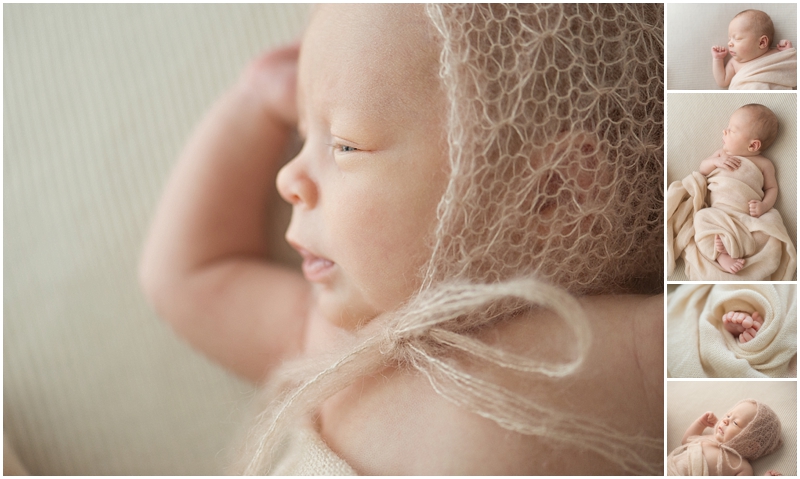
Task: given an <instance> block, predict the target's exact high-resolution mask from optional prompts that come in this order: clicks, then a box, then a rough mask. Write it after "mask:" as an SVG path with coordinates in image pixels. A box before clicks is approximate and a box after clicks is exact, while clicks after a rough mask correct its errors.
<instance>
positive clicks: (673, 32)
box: [666, 3, 798, 90]
mask: <svg viewBox="0 0 800 479" xmlns="http://www.w3.org/2000/svg"><path fill="white" fill-rule="evenodd" d="M748 8H753V9H756V10H761V11H763V12H766V13H767V15H769V16H770V18H772V23H773V25H775V38H776V40H775V41H774V42H773V47H774V46H775V43H777V42H778V41H779V40H782V39H784V38H785V39H787V40H790V41H791V42H792V45H793V46H794V47H797V46H798V45H797V4H796V3H714V4H711V3H709V4H689V3H669V4H667V11H666V18H667V88H668V89H670V90H725V89H724V88H720V87H719V86H718V85H717V82H715V81H714V75H713V74H712V73H711V47H712V46H714V45H726V44H727V42H728V24H729V23H730V21H731V20H733V17H734V16H735V15H736V14H737V13H739V12H741V11H742V10H747V9H748Z"/></svg>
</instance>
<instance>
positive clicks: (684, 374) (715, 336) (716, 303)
mask: <svg viewBox="0 0 800 479" xmlns="http://www.w3.org/2000/svg"><path fill="white" fill-rule="evenodd" d="M729 311H746V312H753V311H758V312H759V313H760V314H761V315H762V316H763V317H764V323H763V324H762V326H761V329H760V330H759V331H758V334H757V335H756V337H755V338H753V339H752V340H750V341H748V342H746V343H740V342H739V340H738V339H737V338H735V337H734V336H733V335H732V334H731V333H729V332H727V331H726V330H725V328H724V326H723V324H722V316H723V315H724V314H725V313H727V312H729ZM796 354H797V287H796V286H795V285H770V284H756V285H738V284H735V285H734V284H725V285H710V284H698V285H694V284H686V285H683V286H681V287H680V288H678V289H677V290H676V291H675V292H674V293H673V294H670V295H669V298H668V302H667V372H668V374H669V377H674V378H704V377H716V378H766V377H772V378H777V377H791V376H793V375H796V374H797V373H796V370H794V368H795V366H793V365H792V363H793V362H792V358H793V357H794V356H795V355H796Z"/></svg>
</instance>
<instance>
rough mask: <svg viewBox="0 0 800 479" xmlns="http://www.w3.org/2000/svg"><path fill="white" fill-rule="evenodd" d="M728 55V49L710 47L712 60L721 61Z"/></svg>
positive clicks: (717, 46)
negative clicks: (717, 59)
mask: <svg viewBox="0 0 800 479" xmlns="http://www.w3.org/2000/svg"><path fill="white" fill-rule="evenodd" d="M727 55H728V49H727V48H725V47H721V46H719V45H714V46H713V47H711V56H712V57H714V58H719V59H723V58H725V56H727Z"/></svg>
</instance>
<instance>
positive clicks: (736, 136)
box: [722, 103, 778, 156]
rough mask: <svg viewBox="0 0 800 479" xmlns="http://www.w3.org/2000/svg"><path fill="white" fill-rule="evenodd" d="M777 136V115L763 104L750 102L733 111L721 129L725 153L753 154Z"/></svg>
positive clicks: (767, 146)
mask: <svg viewBox="0 0 800 479" xmlns="http://www.w3.org/2000/svg"><path fill="white" fill-rule="evenodd" d="M777 136H778V117H777V116H775V113H773V112H772V110H770V109H769V108H767V107H765V106H764V105H759V104H756V103H750V104H749V105H744V106H743V107H741V108H739V109H738V110H736V111H734V112H733V114H732V115H731V117H730V119H729V120H728V127H727V128H725V129H724V130H722V143H723V150H724V151H725V153H727V154H729V155H732V156H754V155H758V154H761V153H762V152H764V151H765V150H766V149H767V148H769V147H770V145H772V143H773V142H774V141H775V138H776V137H777Z"/></svg>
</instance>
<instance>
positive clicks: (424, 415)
mask: <svg viewBox="0 0 800 479" xmlns="http://www.w3.org/2000/svg"><path fill="white" fill-rule="evenodd" d="M637 298H638V297H637ZM617 301H618V302H619V303H621V304H620V305H619V306H614V301H612V300H592V299H586V300H582V302H583V303H584V306H585V307H586V309H587V311H589V312H590V314H592V317H591V318H590V327H591V328H592V332H593V336H594V340H593V342H592V347H591V348H590V350H589V351H588V356H587V358H586V360H585V361H584V362H583V365H582V366H581V367H580V368H579V370H578V371H577V372H576V373H575V374H574V375H573V376H571V377H569V378H567V379H563V380H552V379H548V378H546V377H542V376H540V375H535V374H529V373H526V374H521V373H515V372H513V371H509V370H508V369H505V368H501V367H496V366H493V365H491V363H488V362H486V361H482V360H479V359H478V358H476V357H469V356H459V355H457V354H454V355H452V356H451V357H448V358H446V359H445V361H447V362H448V363H449V364H452V365H454V366H456V367H458V369H459V370H460V371H461V372H462V373H463V374H464V375H465V376H464V377H463V378H461V379H464V380H465V381H466V383H464V384H463V385H462V386H465V387H466V389H461V392H462V393H464V395H456V396H453V395H452V394H451V395H449V396H448V397H443V396H442V395H440V394H438V393H437V392H436V390H435V389H434V386H433V385H432V384H438V385H439V386H441V385H442V384H444V385H445V386H456V387H457V386H458V384H454V383H452V382H449V381H452V378H443V377H441V376H432V377H431V376H428V375H427V374H426V373H421V372H419V371H416V370H414V369H409V368H387V369H386V370H384V371H382V372H381V373H380V374H377V375H374V376H371V377H368V378H363V379H361V380H359V381H357V382H356V383H355V384H353V385H352V386H350V387H349V388H347V389H346V390H344V391H342V392H340V393H339V394H337V395H336V396H334V397H333V398H331V399H330V400H329V401H327V402H326V404H325V405H324V406H323V408H322V410H321V414H320V432H321V434H322V436H323V438H324V439H325V440H326V442H327V443H328V444H329V445H330V447H331V449H332V450H334V452H336V453H337V454H339V455H340V456H341V457H342V458H343V459H345V460H346V461H347V462H348V463H349V464H351V465H352V466H353V467H354V468H355V469H356V470H357V471H358V472H360V473H365V474H396V475H411V474H414V475H416V474H437V475H451V474H487V475H489V474H503V475H520V474H548V475H552V474H595V473H599V472H601V471H602V472H604V473H607V474H613V473H616V472H619V471H618V468H617V466H616V465H615V464H613V463H609V462H608V461H607V460H605V459H603V458H601V457H599V456H598V455H597V454H594V453H589V452H586V451H578V450H576V449H575V448H571V447H564V446H563V445H560V444H559V443H556V442H553V441H552V440H550V439H548V438H547V437H539V436H532V435H523V434H519V433H516V432H512V431H510V430H508V429H505V428H503V427H500V426H499V425H498V424H497V422H495V421H493V420H492V419H489V418H487V417H491V416H494V417H504V416H505V415H506V414H507V413H508V411H509V410H510V408H511V406H510V405H508V404H502V403H499V402H497V401H489V402H487V397H484V396H485V395H484V396H481V393H480V392H476V393H475V394H473V395H472V397H470V400H467V401H465V400H464V399H465V397H467V396H470V394H472V392H470V389H471V386H469V383H470V382H472V381H474V382H476V383H478V382H483V383H489V384H491V385H492V386H491V387H493V388H494V387H500V388H502V389H503V390H505V391H507V392H510V393H512V394H514V395H516V396H517V397H518V398H521V400H522V402H523V403H527V402H530V403H532V404H538V405H541V406H544V407H546V408H549V409H552V410H556V411H559V412H562V413H567V414H575V415H584V416H585V415H586V414H587V413H588V412H591V417H592V418H601V419H602V420H603V421H604V422H606V423H607V424H609V425H612V426H613V427H614V428H616V429H618V430H619V431H620V432H623V433H626V434H630V435H637V434H644V435H646V436H648V437H663V379H662V380H661V381H658V382H653V384H649V383H650V381H649V379H645V376H647V377H648V378H649V373H650V371H648V374H643V373H642V368H645V369H648V370H650V369H652V370H653V371H655V373H654V374H656V375H658V376H659V377H660V375H662V374H663V340H662V338H663V297H656V298H655V299H651V298H648V299H641V298H639V299H637V300H630V298H627V297H623V298H622V299H618V300H617ZM623 312H624V313H623ZM620 316H624V317H625V319H626V320H623V319H622V318H620ZM645 316H651V317H648V318H646V317H645ZM637 318H638V319H640V320H641V322H642V326H643V328H644V329H642V328H639V327H636V326H635V325H633V324H631V321H634V320H636V319H637ZM595 323H597V324H598V326H597V327H593V326H591V324H595ZM603 323H605V326H603V325H602V324H603ZM650 323H652V324H657V325H660V328H661V329H659V328H658V327H655V326H652V325H651V324H650ZM605 328H607V329H608V331H604V329H605ZM642 334H646V335H648V336H652V339H653V342H654V343H655V344H656V345H655V346H650V345H649V343H650V339H651V338H641V340H642V342H643V343H646V344H648V347H650V349H651V350H652V351H650V350H647V351H648V352H647V354H644V356H646V357H644V358H642V359H641V360H640V358H637V354H639V353H640V352H637V348H636V344H635V340H636V337H637V336H640V335H642ZM474 337H475V339H478V340H480V341H482V342H483V343H485V344H488V345H491V346H495V347H498V348H501V349H503V350H504V351H507V352H511V353H514V354H524V355H526V356H528V357H531V358H534V359H543V360H548V361H565V360H568V359H569V357H570V355H571V353H572V352H574V347H573V346H574V344H573V337H572V335H571V334H570V332H569V330H568V328H565V327H564V326H563V320H561V319H560V318H558V317H556V316H555V315H553V314H549V313H548V312H547V311H532V312H530V313H528V314H523V315H520V316H518V317H516V318H513V319H511V320H507V321H503V322H501V323H498V324H496V325H495V326H493V327H491V328H487V329H485V330H482V331H481V332H479V333H477V334H476V335H475V336H474ZM657 345H660V349H659V347H658V346H657ZM650 352H652V356H653V357H652V358H650V357H649V356H651V354H649V353H650ZM656 357H657V358H656ZM473 385H474V384H473ZM653 389H655V391H654V390H653ZM497 391H498V390H493V391H492V392H491V393H492V394H493V395H496V394H497ZM504 394H505V393H504ZM475 402H478V403H481V406H480V409H481V414H482V415H481V414H476V413H475V411H474V410H472V409H471V408H470V406H468V405H467V404H468V403H475ZM619 404H626V405H628V406H630V407H626V408H620V407H619ZM517 406H519V403H518V404H517ZM493 408H496V409H494V410H493ZM411 458H413V459H411ZM653 460H654V461H658V460H659V458H658V457H654V458H653Z"/></svg>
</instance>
